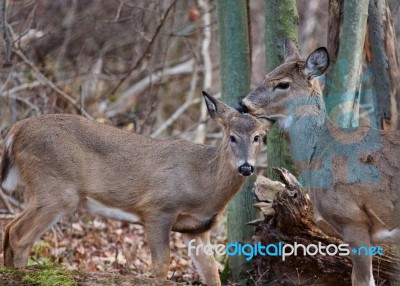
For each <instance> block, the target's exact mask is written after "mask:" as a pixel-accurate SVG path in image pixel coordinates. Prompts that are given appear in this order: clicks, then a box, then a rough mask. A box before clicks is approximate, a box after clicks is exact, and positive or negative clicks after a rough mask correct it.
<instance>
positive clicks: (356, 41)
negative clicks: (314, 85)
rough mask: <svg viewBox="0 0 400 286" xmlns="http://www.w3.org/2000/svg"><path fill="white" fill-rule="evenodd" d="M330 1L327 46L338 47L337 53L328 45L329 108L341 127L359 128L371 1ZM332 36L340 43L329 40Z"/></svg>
mask: <svg viewBox="0 0 400 286" xmlns="http://www.w3.org/2000/svg"><path fill="white" fill-rule="evenodd" d="M331 1H332V2H331V3H330V9H329V12H330V15H329V17H330V20H329V23H330V25H329V31H328V45H338V50H337V54H336V50H335V48H334V47H332V46H330V47H329V51H331V53H332V52H333V54H331V55H330V56H331V67H330V71H329V73H328V75H327V76H326V81H325V103H326V108H327V111H328V114H329V117H330V118H331V120H333V121H334V122H335V123H336V124H337V125H339V126H340V127H342V128H347V127H357V126H358V109H359V81H360V71H361V64H362V52H363V49H362V47H363V46H364V40H365V32H366V25H367V16H368V2H369V1H368V0H345V1H344V2H343V1H336V0H331ZM340 2H343V3H340ZM341 5H343V7H341ZM340 11H342V12H343V14H342V16H340V14H339V15H338V14H337V13H341V12H340ZM341 17H342V18H341ZM338 20H339V21H340V20H341V21H342V23H341V25H340V23H336V22H337V21H338ZM335 23H336V24H335ZM339 27H340V28H339ZM338 34H339V36H338ZM332 39H335V40H338V41H339V42H338V43H336V42H329V40H332Z"/></svg>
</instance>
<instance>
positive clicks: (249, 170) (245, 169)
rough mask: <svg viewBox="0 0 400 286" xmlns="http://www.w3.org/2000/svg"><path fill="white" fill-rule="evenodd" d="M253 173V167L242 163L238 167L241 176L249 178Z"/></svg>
mask: <svg viewBox="0 0 400 286" xmlns="http://www.w3.org/2000/svg"><path fill="white" fill-rule="evenodd" d="M253 172H254V167H253V166H252V165H250V164H249V163H244V164H243V165H241V166H240V167H239V173H240V174H241V175H242V176H246V177H247V176H250V175H251V174H253Z"/></svg>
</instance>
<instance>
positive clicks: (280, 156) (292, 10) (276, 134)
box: [265, 0, 299, 180]
mask: <svg viewBox="0 0 400 286" xmlns="http://www.w3.org/2000/svg"><path fill="white" fill-rule="evenodd" d="M298 22H299V17H298V14H297V7H296V1H295V0H265V58H266V65H265V66H266V72H267V73H268V72H270V71H272V70H273V69H274V68H276V67H277V66H279V65H280V64H282V62H283V42H284V40H285V39H286V38H289V39H291V40H292V41H293V42H294V43H296V44H297V42H298V40H297V33H298ZM267 155H268V169H267V171H268V177H269V178H271V179H273V180H279V177H278V176H277V175H276V174H275V172H273V171H272V169H273V168H274V167H284V168H286V169H288V170H289V171H290V172H292V173H295V169H294V166H293V160H292V157H291V155H290V150H289V147H288V144H287V143H286V141H285V138H284V137H283V133H282V132H281V131H279V129H278V126H274V127H273V128H272V129H271V130H270V132H269V133H268V136H267Z"/></svg>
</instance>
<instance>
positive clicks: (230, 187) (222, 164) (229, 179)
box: [210, 142, 247, 209]
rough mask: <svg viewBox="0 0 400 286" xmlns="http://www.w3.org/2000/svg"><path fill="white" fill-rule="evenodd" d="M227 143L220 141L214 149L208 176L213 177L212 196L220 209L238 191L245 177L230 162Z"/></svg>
mask: <svg viewBox="0 0 400 286" xmlns="http://www.w3.org/2000/svg"><path fill="white" fill-rule="evenodd" d="M229 148H230V147H229V143H228V144H226V143H225V142H223V143H221V144H220V145H219V146H218V147H217V149H216V153H217V154H216V156H215V159H214V161H213V162H211V168H210V172H211V174H210V176H211V178H213V189H214V190H213V195H215V197H214V196H213V199H214V202H215V205H217V208H219V209H222V208H224V207H225V206H226V204H227V203H228V202H229V201H230V200H231V199H232V197H233V196H234V195H235V194H236V193H237V192H239V191H240V190H241V189H242V187H243V185H244V183H245V181H246V179H247V177H244V176H241V175H240V174H239V172H238V169H237V168H235V167H234V166H233V165H232V163H231V156H232V155H231V152H230V151H229Z"/></svg>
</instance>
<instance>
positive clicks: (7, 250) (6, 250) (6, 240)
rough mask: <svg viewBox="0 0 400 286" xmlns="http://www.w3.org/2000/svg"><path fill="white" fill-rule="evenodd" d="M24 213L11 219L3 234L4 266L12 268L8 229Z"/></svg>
mask: <svg viewBox="0 0 400 286" xmlns="http://www.w3.org/2000/svg"><path fill="white" fill-rule="evenodd" d="M25 213H26V211H24V212H23V213H21V214H20V215H19V216H18V217H16V218H15V219H13V220H12V221H11V222H10V223H9V224H7V226H6V229H5V232H4V241H3V258H4V266H7V267H13V266H14V255H13V251H12V249H11V246H10V228H11V227H12V226H13V225H14V224H15V223H17V222H18V221H19V220H20V219H21V218H22V217H23V216H24V215H25Z"/></svg>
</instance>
